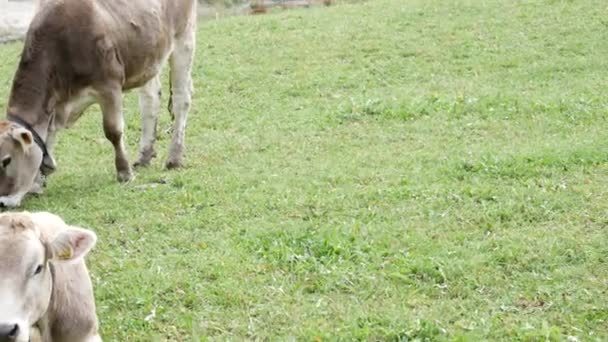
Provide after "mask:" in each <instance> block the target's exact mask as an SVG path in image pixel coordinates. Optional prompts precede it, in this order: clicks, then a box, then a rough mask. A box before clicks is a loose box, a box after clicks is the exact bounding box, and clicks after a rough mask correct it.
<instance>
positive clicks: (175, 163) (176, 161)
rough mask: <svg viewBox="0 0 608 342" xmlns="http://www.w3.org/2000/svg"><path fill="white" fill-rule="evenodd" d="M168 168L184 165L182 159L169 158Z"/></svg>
mask: <svg viewBox="0 0 608 342" xmlns="http://www.w3.org/2000/svg"><path fill="white" fill-rule="evenodd" d="M165 166H166V167H167V169H168V170H172V169H177V168H180V167H182V161H181V160H179V159H169V160H167V163H166V164H165Z"/></svg>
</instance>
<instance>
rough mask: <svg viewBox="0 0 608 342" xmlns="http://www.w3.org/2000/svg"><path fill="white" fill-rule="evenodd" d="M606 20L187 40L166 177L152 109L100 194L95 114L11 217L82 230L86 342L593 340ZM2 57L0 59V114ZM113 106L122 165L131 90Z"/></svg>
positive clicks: (601, 315) (605, 216)
mask: <svg viewBox="0 0 608 342" xmlns="http://www.w3.org/2000/svg"><path fill="white" fill-rule="evenodd" d="M605 9H606V4H605V2H604V1H601V0H580V1H565V0H563V1H562V0H538V1H508V0H488V1H481V0H479V1H474V0H454V1H441V0H374V1H369V2H366V3H359V4H344V5H339V6H334V7H329V8H311V9H307V10H294V11H288V12H282V13H273V14H270V15H265V16H246V17H232V18H226V19H222V20H217V21H203V22H201V24H200V25H199V30H198V46H197V60H196V64H195V67H194V71H193V72H194V79H195V89H196V90H195V96H194V103H193V109H192V111H191V113H190V117H189V126H188V133H187V152H186V167H185V168H184V169H181V170H177V171H165V170H163V169H162V166H163V161H164V159H165V157H166V153H167V148H166V146H167V144H168V142H169V139H170V136H169V133H168V132H167V129H169V127H170V118H169V115H168V113H166V112H165V113H164V114H163V115H162V116H161V121H160V124H159V144H158V148H157V151H158V153H159V156H158V157H157V158H156V159H155V160H154V162H153V164H152V166H151V167H150V168H148V169H140V170H138V172H137V176H136V179H135V180H134V181H133V182H131V183H129V184H126V185H119V184H118V183H116V182H115V171H114V163H113V158H114V156H113V150H112V146H111V144H110V143H109V142H108V141H107V140H106V139H105V137H104V134H103V132H102V127H101V126H102V125H101V114H100V112H99V109H98V107H94V108H91V109H90V110H89V111H88V113H87V114H86V115H85V116H84V117H83V118H82V119H81V120H80V121H79V122H78V123H77V124H76V125H75V127H74V128H72V129H71V130H67V131H63V132H61V133H60V135H59V142H58V146H57V149H56V152H55V158H56V160H57V163H58V171H57V172H56V173H55V174H53V175H52V176H51V177H50V179H49V182H48V185H47V188H46V193H45V194H44V195H42V196H40V197H32V198H29V199H27V200H26V201H25V202H24V207H23V209H24V210H29V211H38V210H45V211H51V212H53V213H56V214H58V215H60V216H62V217H63V218H64V219H65V220H66V221H67V222H68V223H71V224H76V225H80V226H82V227H86V228H91V229H93V230H95V231H96V232H97V234H98V236H99V243H98V245H97V246H96V248H95V249H94V250H93V252H92V253H91V254H90V256H89V257H88V264H89V266H90V269H91V273H92V278H93V284H94V287H95V294H96V300H97V305H98V310H97V311H98V315H99V318H100V323H101V329H102V336H103V337H104V338H105V340H106V341H199V340H226V339H231V340H254V339H261V340H286V339H297V340H304V341H310V340H336V339H343V340H354V339H358V340H408V339H419V340H461V341H465V340H466V341H469V340H470V341H474V340H475V341H478V340H545V339H550V340H567V339H569V340H570V341H576V340H581V341H583V340H605V339H606V338H608V299H607V295H608V294H607V293H606V291H607V289H608V266H607V260H608V259H607V258H608V238H607V229H608V207H607V203H608V185H607V184H608V139H607V138H608V121H607V120H606V117H607V115H608V98H607V97H606V86H607V85H608V76H607V70H608V58H607V57H606V56H607V55H608V37H606V32H607V30H606V27H607V25H608V22H607V21H606V18H605V15H604V14H605V13H604V12H605V11H604V10H605ZM20 47H21V45H20V43H13V44H9V45H2V46H0V59H1V60H2V63H1V64H0V108H3V109H4V108H5V107H6V100H7V96H8V92H9V88H10V84H11V79H12V76H13V73H14V70H15V68H16V65H17V61H18V55H19V52H20ZM166 79H167V78H166V77H165V78H164V80H165V83H166V82H167V81H166ZM166 89H167V88H166V84H165V88H164V90H165V92H164V94H163V95H164V96H163V101H165V103H166V101H167V100H168V96H167V95H168V91H167V90H166ZM125 105H126V113H125V115H126V123H127V124H126V135H127V141H128V147H129V151H130V156H131V159H133V160H134V158H135V157H136V152H137V148H138V139H139V131H140V119H139V112H138V105H137V97H136V92H132V93H130V94H128V95H127V96H126V103H125Z"/></svg>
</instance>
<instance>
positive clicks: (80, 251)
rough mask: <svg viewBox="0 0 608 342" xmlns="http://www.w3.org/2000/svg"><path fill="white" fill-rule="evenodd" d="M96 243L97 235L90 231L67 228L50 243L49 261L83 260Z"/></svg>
mask: <svg viewBox="0 0 608 342" xmlns="http://www.w3.org/2000/svg"><path fill="white" fill-rule="evenodd" d="M96 242H97V235H95V233H93V232H92V231H90V230H87V229H82V228H74V227H69V228H68V229H65V230H62V231H61V232H60V233H59V234H58V235H57V236H56V237H55V239H53V241H52V242H51V243H50V246H49V247H50V249H51V260H53V261H67V262H69V261H76V260H79V259H81V258H83V257H84V256H85V255H87V253H89V251H90V250H91V248H93V246H95V243H96Z"/></svg>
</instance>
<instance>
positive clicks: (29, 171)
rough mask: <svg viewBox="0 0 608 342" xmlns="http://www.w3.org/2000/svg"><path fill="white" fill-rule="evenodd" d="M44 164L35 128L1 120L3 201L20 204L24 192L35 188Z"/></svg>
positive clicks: (0, 191)
mask: <svg viewBox="0 0 608 342" xmlns="http://www.w3.org/2000/svg"><path fill="white" fill-rule="evenodd" d="M47 159H48V158H47ZM51 159H52V158H51ZM52 163H54V161H52ZM42 164H43V152H42V149H41V148H40V147H39V146H38V145H37V144H36V142H35V141H34V137H33V135H32V132H30V131H29V130H28V129H27V128H25V127H23V126H21V125H18V124H16V123H13V122H8V121H1V122H0V205H3V206H7V207H16V206H18V205H19V204H20V203H21V199H22V198H23V196H24V195H25V194H27V193H28V192H30V191H32V190H33V189H34V188H35V186H36V184H35V181H36V177H37V176H38V173H39V172H40V168H41V165H42ZM53 166H54V165H53Z"/></svg>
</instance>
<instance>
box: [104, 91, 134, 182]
mask: <svg viewBox="0 0 608 342" xmlns="http://www.w3.org/2000/svg"><path fill="white" fill-rule="evenodd" d="M99 103H100V105H101V111H102V112H103V131H104V133H105V135H106V138H107V139H108V140H110V142H111V143H112V145H113V146H114V154H115V164H116V174H117V178H118V181H119V182H127V181H129V180H131V179H132V178H133V173H132V171H131V165H130V164H129V158H128V156H127V151H126V149H125V144H124V140H123V130H124V125H125V124H124V119H123V114H122V89H121V88H120V86H117V87H113V88H112V89H111V90H108V91H104V92H103V93H102V94H101V95H100V101H99Z"/></svg>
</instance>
